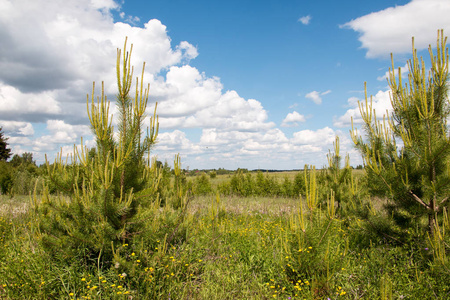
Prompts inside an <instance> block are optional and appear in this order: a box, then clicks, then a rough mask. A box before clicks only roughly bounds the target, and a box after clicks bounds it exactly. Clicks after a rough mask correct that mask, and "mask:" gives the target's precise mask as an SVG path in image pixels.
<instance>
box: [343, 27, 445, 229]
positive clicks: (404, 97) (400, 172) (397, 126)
mask: <svg viewBox="0 0 450 300" xmlns="http://www.w3.org/2000/svg"><path fill="white" fill-rule="evenodd" d="M446 41H447V38H446V37H445V38H444V34H443V31H442V30H441V31H439V32H438V39H437V48H436V53H435V54H433V51H432V49H431V46H430V47H429V53H430V59H431V68H430V70H429V71H427V70H426V68H425V63H424V61H423V59H419V58H418V56H417V50H416V49H415V48H414V39H413V47H412V48H413V58H412V59H411V60H409V62H408V68H409V73H408V79H407V80H406V82H404V80H403V78H402V74H401V70H400V68H399V70H398V72H395V69H394V61H393V59H392V69H390V71H389V79H388V82H389V86H390V88H391V103H392V107H393V111H392V114H391V115H390V116H385V117H384V118H383V120H382V121H381V120H378V119H377V118H376V114H375V111H374V110H373V108H372V101H371V100H368V98H367V93H366V100H365V103H364V104H362V103H360V111H361V115H362V118H363V120H364V125H363V129H364V132H365V134H366V136H365V138H362V137H361V136H360V135H359V134H358V132H357V131H356V130H355V129H353V130H352V138H353V141H354V142H355V145H356V147H357V149H359V151H360V152H361V154H362V157H363V160H364V165H365V170H366V172H367V177H368V184H369V188H370V191H371V193H372V194H377V195H381V196H387V197H389V198H390V199H391V200H392V201H391V204H390V205H389V207H388V208H389V209H390V210H391V213H392V215H393V216H394V217H395V219H396V221H398V223H399V224H404V225H408V224H409V223H410V222H411V221H412V220H413V219H417V218H419V217H421V216H424V215H426V216H427V217H428V227H429V230H430V232H431V233H433V231H434V230H435V226H436V225H435V224H436V220H437V214H438V213H439V212H440V211H441V210H442V209H443V207H444V206H445V205H446V203H447V202H448V199H449V195H450V165H449V162H450V135H449V127H448V125H447V120H448V118H449V116H450V105H449V99H448V48H446ZM391 57H392V56H391ZM397 77H398V78H397ZM397 141H401V146H398V145H397Z"/></svg>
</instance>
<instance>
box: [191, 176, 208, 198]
mask: <svg viewBox="0 0 450 300" xmlns="http://www.w3.org/2000/svg"><path fill="white" fill-rule="evenodd" d="M211 192H212V187H211V182H210V181H209V178H208V176H206V173H202V175H200V176H197V177H195V180H194V184H193V193H194V195H206V194H209V193H211Z"/></svg>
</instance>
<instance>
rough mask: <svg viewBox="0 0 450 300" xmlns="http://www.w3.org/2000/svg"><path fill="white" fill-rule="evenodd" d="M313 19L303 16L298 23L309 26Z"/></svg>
mask: <svg viewBox="0 0 450 300" xmlns="http://www.w3.org/2000/svg"><path fill="white" fill-rule="evenodd" d="M311 19H312V17H311V16H310V15H307V16H303V17H301V18H300V19H298V22H300V23H302V24H303V25H308V24H309V22H310V21H311Z"/></svg>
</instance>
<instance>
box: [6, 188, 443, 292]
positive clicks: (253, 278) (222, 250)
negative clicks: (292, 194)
mask: <svg viewBox="0 0 450 300" xmlns="http://www.w3.org/2000/svg"><path fill="white" fill-rule="evenodd" d="M27 198H28V197H25V196H21V197H18V198H13V199H10V198H8V197H5V196H2V197H1V198H0V207H1V213H0V234H1V236H2V239H1V247H0V258H1V259H0V274H1V276H0V278H1V279H0V281H1V282H0V298H1V299H418V298H423V299H446V298H448V297H450V294H449V291H450V281H449V280H448V278H449V270H448V266H449V265H448V261H447V262H446V263H444V264H439V263H438V262H436V261H435V260H434V259H433V251H432V250H431V245H430V243H429V241H427V239H426V237H425V236H423V234H422V233H421V229H420V228H416V229H414V228H411V229H409V230H403V229H400V228H395V227H393V226H392V224H390V223H389V220H388V219H385V218H384V217H383V216H382V215H379V214H377V212H376V211H374V210H371V207H372V206H370V205H369V206H367V203H365V202H360V203H359V204H358V205H359V209H358V210H359V213H358V212H357V211H358V210H355V211H354V212H353V213H352V214H349V213H347V214H346V215H342V216H339V213H338V214H336V215H335V216H334V217H333V216H332V215H329V213H328V212H327V211H326V210H323V209H318V208H317V209H314V210H311V211H310V210H308V208H307V205H306V203H305V202H304V201H303V200H300V199H294V198H273V197H236V196H227V197H219V198H218V197H217V196H214V195H204V196H196V197H194V198H193V199H192V200H191V201H190V203H189V206H188V211H187V214H186V216H185V217H184V219H183V221H182V222H181V223H179V224H178V226H172V227H170V224H169V222H168V223H166V224H165V225H164V224H162V226H163V227H164V226H169V230H166V231H162V230H161V231H156V232H151V233H149V234H148V235H146V239H147V240H136V241H133V243H130V244H123V245H121V246H120V247H117V248H116V249H115V251H116V253H119V252H120V257H121V259H122V260H121V261H120V263H119V262H118V261H116V262H115V263H111V264H109V266H108V264H105V263H104V264H103V265H98V264H97V262H96V261H97V258H89V257H83V255H80V256H78V258H65V256H64V249H61V252H60V253H59V254H56V255H51V254H49V253H47V252H46V251H44V249H43V248H42V246H41V244H40V241H39V238H40V234H39V231H38V230H37V228H36V227H35V225H34V223H33V213H32V210H29V209H28V208H29V207H28V199H27ZM300 205H302V208H303V209H304V210H303V213H302V212H301V210H300ZM364 210H366V211H365V212H364ZM160 211H161V214H164V215H165V216H169V215H172V214H174V213H175V211H174V210H172V209H170V208H168V207H166V208H163V209H162V210H160ZM366 213H367V214H368V215H367V218H366V219H362V218H360V216H359V215H358V214H360V215H364V214H366ZM388 228H390V229H389V230H388ZM392 228H393V229H392ZM90 259H92V260H93V261H92V262H91V263H89V260H90Z"/></svg>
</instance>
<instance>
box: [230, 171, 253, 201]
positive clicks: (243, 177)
mask: <svg viewBox="0 0 450 300" xmlns="http://www.w3.org/2000/svg"><path fill="white" fill-rule="evenodd" d="M253 189H254V180H253V178H252V174H251V173H249V172H245V171H243V170H241V169H238V170H237V171H236V172H235V173H234V174H233V176H232V177H231V179H230V193H231V194H234V195H240V196H244V197H248V196H251V195H252V194H253Z"/></svg>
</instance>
